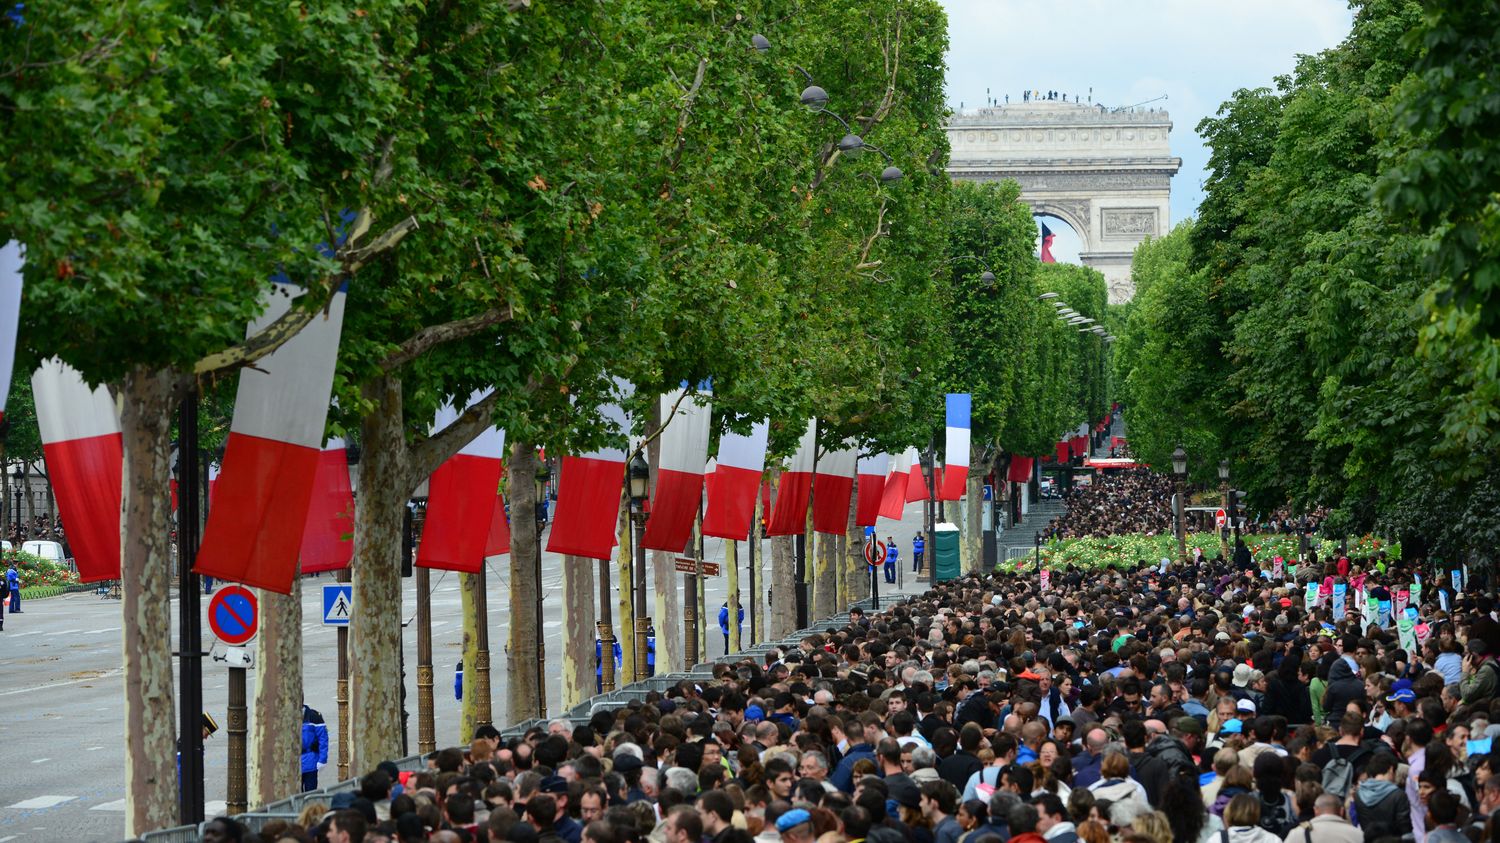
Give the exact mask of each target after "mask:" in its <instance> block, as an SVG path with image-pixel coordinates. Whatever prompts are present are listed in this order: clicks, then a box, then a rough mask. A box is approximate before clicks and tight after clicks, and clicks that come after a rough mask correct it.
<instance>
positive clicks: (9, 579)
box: [5, 560, 21, 615]
mask: <svg viewBox="0 0 1500 843" xmlns="http://www.w3.org/2000/svg"><path fill="white" fill-rule="evenodd" d="M5 584H6V585H8V586H10V613H11V614H12V615H19V614H21V574H20V572H19V571H17V570H16V563H15V560H11V563H10V567H9V568H7V569H6V570H5Z"/></svg>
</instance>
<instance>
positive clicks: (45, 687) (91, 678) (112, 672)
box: [0, 667, 125, 799]
mask: <svg viewBox="0 0 1500 843" xmlns="http://www.w3.org/2000/svg"><path fill="white" fill-rule="evenodd" d="M124 672H125V669H124V668H122V667H117V668H115V669H114V670H107V671H105V672H104V673H101V674H99V675H98V676H89V677H85V678H83V679H70V680H68V681H66V682H53V683H52V684H50V685H32V686H31V687H30V688H15V689H13V690H10V691H0V697H9V696H13V695H15V694H27V693H30V692H32V691H47V690H51V689H53V688H61V687H63V686H65V685H81V684H83V683H84V682H97V681H99V680H101V679H108V678H110V677H111V676H119V675H120V674H122V673H124ZM68 798H69V799H72V798H73V797H71V796H70V797H68Z"/></svg>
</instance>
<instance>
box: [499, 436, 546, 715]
mask: <svg viewBox="0 0 1500 843" xmlns="http://www.w3.org/2000/svg"><path fill="white" fill-rule="evenodd" d="M506 466H507V468H509V469H510V485H509V488H510V511H511V513H512V514H513V515H514V517H512V518H511V522H510V643H509V644H508V646H507V647H506V650H505V655H506V669H507V673H506V683H505V695H506V708H505V710H506V722H508V723H519V722H521V721H522V720H530V719H532V718H534V717H539V716H540V715H541V711H540V710H539V709H538V707H537V688H538V682H539V681H540V677H539V676H538V675H537V649H536V631H537V625H538V624H540V623H541V622H542V619H541V618H539V617H537V616H536V614H537V612H536V597H537V589H539V588H541V585H542V584H541V583H539V582H537V576H536V553H537V551H538V547H537V542H538V541H540V537H539V536H538V535H537V523H536V518H535V516H534V513H535V512H536V472H537V462H536V446H535V445H533V444H532V443H530V442H512V443H511V444H510V460H509V461H508V462H507V463H506Z"/></svg>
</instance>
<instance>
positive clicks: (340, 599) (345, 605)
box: [323, 583, 354, 626]
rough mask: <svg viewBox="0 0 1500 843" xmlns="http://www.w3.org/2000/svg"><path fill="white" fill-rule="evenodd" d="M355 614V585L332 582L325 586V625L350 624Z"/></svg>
mask: <svg viewBox="0 0 1500 843" xmlns="http://www.w3.org/2000/svg"><path fill="white" fill-rule="evenodd" d="M353 614H354V586H352V585H350V584H349V583H330V584H328V585H325V586H323V625H324V626H348V625H349V617H350V616H351V615H353Z"/></svg>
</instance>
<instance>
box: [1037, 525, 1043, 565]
mask: <svg viewBox="0 0 1500 843" xmlns="http://www.w3.org/2000/svg"><path fill="white" fill-rule="evenodd" d="M1036 570H1037V573H1038V574H1039V575H1040V573H1041V570H1042V531H1041V530H1037V531H1036Z"/></svg>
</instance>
